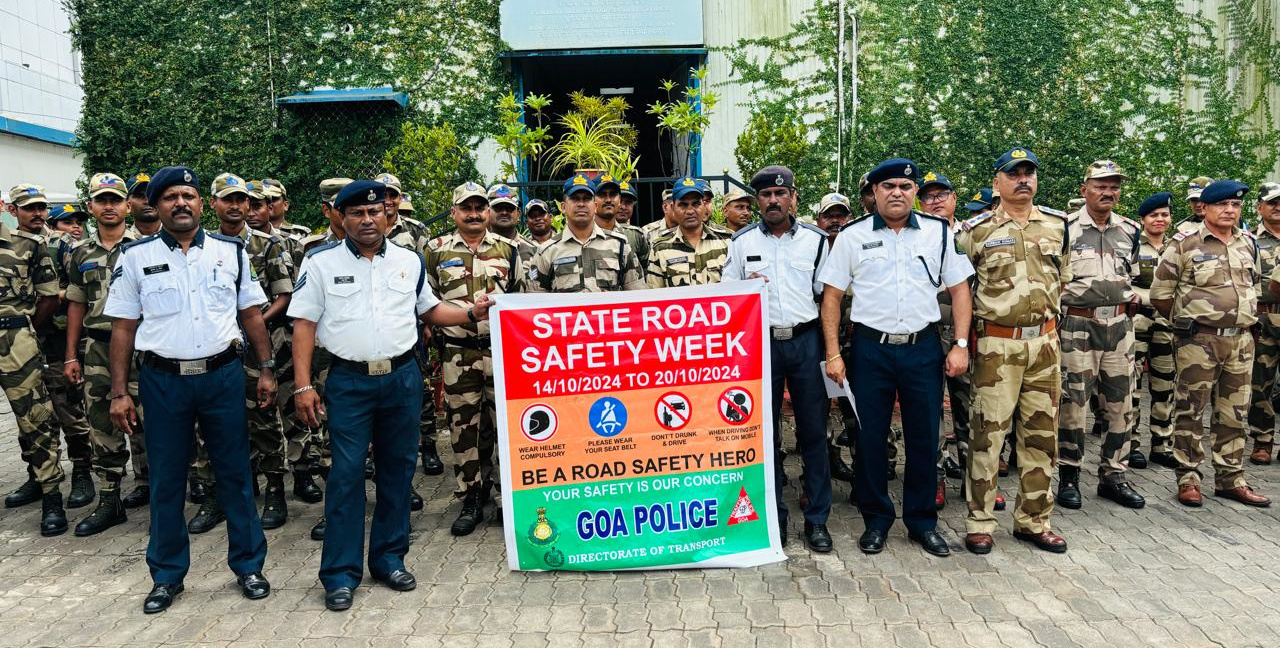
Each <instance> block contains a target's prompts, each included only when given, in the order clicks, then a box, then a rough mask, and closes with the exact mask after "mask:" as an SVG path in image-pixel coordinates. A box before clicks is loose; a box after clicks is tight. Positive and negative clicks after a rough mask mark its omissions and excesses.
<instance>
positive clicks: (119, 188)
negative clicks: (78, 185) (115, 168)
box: [89, 173, 129, 198]
mask: <svg viewBox="0 0 1280 648" xmlns="http://www.w3.org/2000/svg"><path fill="white" fill-rule="evenodd" d="M103 193H111V194H115V195H117V196H120V197H121V198H128V197H129V191H128V189H127V188H126V186H125V183H124V178H121V177H120V176H118V175H116V174H114V173H95V174H93V177H92V178H89V197H90V198H93V197H94V196H96V195H98V194H103Z"/></svg>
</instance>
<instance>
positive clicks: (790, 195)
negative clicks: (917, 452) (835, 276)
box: [721, 166, 831, 553]
mask: <svg viewBox="0 0 1280 648" xmlns="http://www.w3.org/2000/svg"><path fill="white" fill-rule="evenodd" d="M751 188H752V189H754V190H755V192H756V202H757V203H758V204H759V207H760V214H761V216H762V219H761V222H759V223H757V224H755V225H753V226H750V227H744V228H742V229H740V230H738V231H737V232H736V233H735V234H734V235H733V238H732V239H731V240H730V241H729V259H728V260H727V261H726V262H725V266H724V272H723V273H722V275H721V280H722V281H736V280H742V279H751V278H762V279H764V280H765V281H766V282H768V283H767V286H768V293H769V300H768V301H769V327H770V337H771V338H772V340H771V346H770V354H771V359H772V373H773V429H774V447H775V448H779V449H780V448H781V446H782V441H781V438H780V437H781V428H780V427H779V422H780V421H781V415H782V393H783V389H784V388H788V389H790V393H791V407H792V409H793V410H794V411H795V420H796V445H797V447H798V449H799V452H800V456H801V458H802V459H803V462H804V485H803V489H804V497H805V499H806V500H807V505H806V506H805V508H804V536H805V543H806V544H808V545H809V548H810V549H812V550H813V551H817V552H821V553H826V552H828V551H831V534H830V533H828V532H827V516H828V515H830V513H831V465H830V464H829V463H828V458H827V417H826V403H827V394H826V389H825V388H824V387H823V382H822V370H821V369H820V368H819V365H818V363H819V362H821V361H822V340H821V336H820V332H819V325H818V303H817V297H818V296H819V295H821V294H822V288H821V284H819V283H818V282H817V278H818V271H819V270H820V269H821V267H822V264H823V262H824V261H825V257H826V252H827V233H826V232H824V231H822V230H820V229H818V228H817V227H814V226H813V225H809V224H806V223H801V222H799V221H798V220H796V217H795V210H796V198H797V193H796V187H795V177H794V176H793V175H792V173H791V170H790V169H788V168H786V167H783V166H767V167H765V168H763V169H761V170H760V171H759V172H757V173H756V174H755V176H753V177H752V178H751ZM774 478H775V488H776V492H777V495H778V497H777V498H778V525H779V527H780V528H779V531H780V534H781V536H782V542H783V544H786V541H787V507H786V505H785V504H784V503H783V498H782V481H783V470H782V461H781V460H779V461H777V462H775V471H774Z"/></svg>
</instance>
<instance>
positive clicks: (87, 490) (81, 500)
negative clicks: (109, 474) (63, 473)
mask: <svg viewBox="0 0 1280 648" xmlns="http://www.w3.org/2000/svg"><path fill="white" fill-rule="evenodd" d="M96 495H97V493H95V492H94V490H93V471H92V469H90V468H89V466H75V467H73V468H72V469H71V494H70V495H69V496H67V508H80V507H82V506H88V505H90V504H92V503H93V498H94V497H95V496H96Z"/></svg>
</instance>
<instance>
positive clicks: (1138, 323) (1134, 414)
mask: <svg viewBox="0 0 1280 648" xmlns="http://www.w3.org/2000/svg"><path fill="white" fill-rule="evenodd" d="M1161 248H1163V245H1162V246H1161ZM1161 248H1157V247H1156V246H1154V245H1152V244H1151V241H1149V240H1148V239H1147V237H1146V236H1143V237H1142V245H1141V247H1139V248H1138V276H1137V278H1135V279H1134V280H1133V292H1134V293H1135V294H1137V295H1138V300H1139V303H1140V304H1141V306H1140V307H1139V308H1138V316H1137V317H1135V318H1134V320H1133V331H1134V342H1133V349H1134V372H1133V376H1134V378H1133V381H1134V382H1133V386H1134V391H1133V400H1132V403H1131V408H1132V411H1131V413H1130V420H1129V432H1130V438H1131V439H1132V446H1131V447H1132V448H1133V449H1134V450H1136V449H1138V447H1140V445H1141V444H1140V442H1139V432H1138V419H1139V418H1140V414H1141V411H1142V409H1141V406H1140V401H1141V397H1140V392H1139V391H1138V387H1139V386H1140V384H1141V380H1142V375H1143V373H1144V372H1146V368H1147V366H1148V365H1149V366H1150V372H1147V388H1148V390H1149V391H1150V392H1151V416H1150V419H1149V420H1150V423H1149V427H1150V429H1151V452H1153V453H1163V452H1172V451H1173V419H1172V417H1173V379H1174V376H1175V372H1174V363H1173V329H1171V328H1169V320H1167V319H1165V317H1164V316H1163V315H1161V314H1160V313H1158V312H1157V311H1156V310H1155V309H1154V308H1152V306H1151V295H1150V289H1151V282H1152V280H1153V279H1154V278H1155V271H1156V264H1157V263H1158V262H1159V261H1160V250H1161Z"/></svg>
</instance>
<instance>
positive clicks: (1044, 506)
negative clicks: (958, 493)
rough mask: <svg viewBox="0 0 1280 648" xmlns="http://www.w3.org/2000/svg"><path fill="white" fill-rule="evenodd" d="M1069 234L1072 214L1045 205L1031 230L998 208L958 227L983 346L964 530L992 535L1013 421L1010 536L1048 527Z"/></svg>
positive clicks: (976, 370) (976, 369)
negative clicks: (1057, 327) (1006, 333)
mask: <svg viewBox="0 0 1280 648" xmlns="http://www.w3.org/2000/svg"><path fill="white" fill-rule="evenodd" d="M1065 236H1066V214H1064V213H1062V212H1060V211H1057V210H1053V209H1048V208H1045V207H1036V208H1033V209H1032V212H1031V215H1030V217H1029V220H1028V222H1027V225H1026V226H1025V227H1019V226H1018V224H1017V223H1016V222H1015V221H1014V220H1013V218H1012V217H1011V216H1009V215H1008V214H1007V213H1006V211H1005V208H1004V206H1003V205H1002V206H1000V207H997V208H996V210H995V211H994V212H989V213H987V214H983V215H982V216H978V217H977V218H973V219H970V220H969V221H966V222H965V224H964V227H963V229H962V233H961V240H960V247H961V248H962V249H964V250H965V251H966V253H967V254H968V255H969V259H970V260H971V261H972V262H973V266H974V268H975V270H976V271H977V290H976V292H974V299H973V301H974V307H973V308H974V316H975V318H976V320H977V333H978V344H977V349H975V351H974V353H975V354H976V355H975V360H974V365H973V403H972V413H971V415H970V416H971V418H970V422H969V433H970V439H969V465H968V470H967V471H966V472H965V486H966V489H967V496H968V506H969V517H968V519H967V520H966V522H965V526H966V529H967V532H968V533H985V534H990V533H992V532H993V531H995V529H996V518H995V515H994V514H993V509H994V508H995V498H996V490H997V489H996V478H997V473H998V466H997V463H998V459H999V456H1000V447H1001V443H1002V441H1003V439H1004V435H1005V433H1006V432H1007V431H1008V430H1009V429H1010V427H1011V426H1014V425H1015V423H1016V429H1015V433H1016V439H1017V443H1016V449H1017V453H1018V470H1019V473H1020V475H1019V490H1018V499H1017V505H1016V507H1015V509H1014V530H1015V531H1022V532H1029V533H1036V534H1038V533H1042V532H1045V531H1049V530H1050V525H1049V516H1050V514H1051V513H1052V512H1053V490H1052V488H1051V486H1052V484H1051V482H1052V478H1053V469H1054V466H1055V464H1056V463H1057V456H1058V435H1057V421H1058V404H1059V402H1060V400H1061V393H1062V381H1061V366H1060V362H1061V358H1060V354H1059V350H1058V336H1057V334H1056V333H1054V332H1053V326H1054V322H1055V320H1056V318H1057V317H1058V314H1059V309H1060V306H1059V298H1060V296H1061V293H1062V286H1063V285H1064V284H1065V283H1067V282H1069V281H1071V266H1070V265H1069V264H1068V263H1067V259H1066V238H1065ZM993 325H994V326H993ZM997 327H1004V328H1014V329H1015V330H1016V331H1017V332H1018V334H1019V335H1022V336H1025V337H1022V338H1020V339H1015V338H1012V337H1002V336H999V335H996V331H997V330H998V328H997ZM1036 329H1038V330H1039V333H1038V334H1037V332H1036ZM1015 410H1017V412H1018V420H1017V421H1016V422H1015V421H1014V420H1013V419H1014V411H1015Z"/></svg>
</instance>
